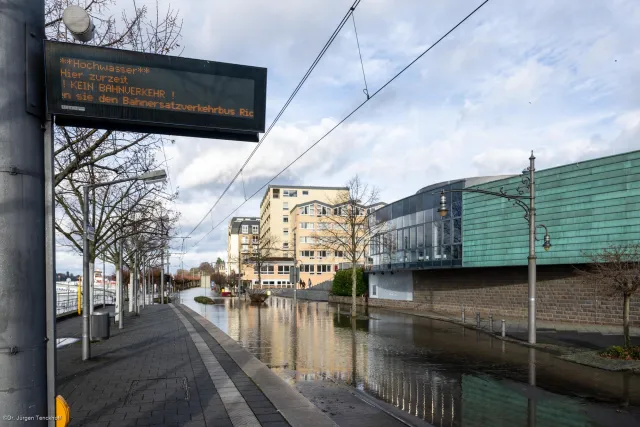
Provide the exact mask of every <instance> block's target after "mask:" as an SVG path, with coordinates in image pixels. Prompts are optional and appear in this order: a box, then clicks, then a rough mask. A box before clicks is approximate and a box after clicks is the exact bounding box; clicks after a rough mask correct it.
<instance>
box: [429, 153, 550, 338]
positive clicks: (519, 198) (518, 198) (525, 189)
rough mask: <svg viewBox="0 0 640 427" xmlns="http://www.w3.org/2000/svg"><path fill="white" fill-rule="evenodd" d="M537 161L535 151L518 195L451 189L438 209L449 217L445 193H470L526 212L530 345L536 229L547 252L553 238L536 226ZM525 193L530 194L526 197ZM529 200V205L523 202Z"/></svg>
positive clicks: (533, 330) (442, 196)
mask: <svg viewBox="0 0 640 427" xmlns="http://www.w3.org/2000/svg"><path fill="white" fill-rule="evenodd" d="M535 160H536V158H535V157H534V156H533V151H532V152H531V157H529V167H528V168H527V169H525V170H523V171H522V180H521V181H522V184H523V186H521V187H518V188H517V192H518V194H517V195H511V194H507V193H506V192H505V191H504V190H503V189H502V187H500V190H499V191H498V192H495V191H487V190H481V189H472V188H463V189H451V190H444V189H443V190H441V191H440V206H439V207H438V213H439V214H440V216H441V217H443V218H444V217H445V216H447V213H448V212H449V209H448V208H447V197H446V195H445V193H452V192H460V193H462V192H468V193H481V194H487V195H489V196H496V197H502V198H504V199H509V200H511V201H512V202H514V203H515V204H516V205H518V206H520V207H521V208H522V209H523V210H524V212H525V215H524V219H525V220H526V221H527V223H528V224H529V257H528V271H529V274H528V284H529V316H528V317H529V319H528V326H529V344H535V343H536V247H535V242H536V240H538V238H537V237H536V228H538V227H542V228H544V230H545V235H544V243H543V245H542V247H543V248H544V250H545V251H548V250H549V249H551V237H549V230H548V229H547V227H546V226H545V225H544V224H536V208H535V199H536V192H535V170H536V169H535ZM524 193H529V194H528V195H525V194H524ZM526 199H528V200H529V204H528V205H527V204H526V203H525V202H524V201H523V200H526Z"/></svg>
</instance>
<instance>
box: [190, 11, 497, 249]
mask: <svg viewBox="0 0 640 427" xmlns="http://www.w3.org/2000/svg"><path fill="white" fill-rule="evenodd" d="M487 3H489V0H484V1H483V2H482V3H480V5H479V6H478V7H476V8H475V9H474V10H473V11H471V12H470V13H469V14H468V15H466V16H465V17H464V18H463V19H462V20H460V21H459V22H458V23H457V24H456V25H455V26H453V27H452V28H451V29H450V30H449V31H447V32H446V33H445V34H444V35H443V36H442V37H440V38H439V39H438V40H436V41H435V42H434V43H433V44H431V45H430V46H429V47H428V48H427V49H426V50H424V51H423V52H422V53H421V54H420V55H418V56H417V57H416V58H415V59H414V60H413V61H411V62H410V63H409V64H407V65H406V66H405V67H404V68H402V69H401V70H400V71H399V72H398V73H396V74H395V75H394V76H393V77H391V78H390V79H389V80H387V82H386V83H385V84H384V85H382V86H381V87H380V88H379V89H378V90H376V91H375V92H374V93H373V94H372V95H371V96H370V97H368V98H367V99H366V100H364V101H363V102H362V103H361V104H359V105H358V106H357V107H356V108H355V109H353V110H352V111H351V112H350V113H349V114H347V115H346V116H345V117H344V118H343V119H342V120H340V121H339V122H338V123H337V124H336V125H335V126H333V127H332V128H331V129H329V131H327V132H326V133H325V134H324V135H322V137H320V139H318V140H317V141H316V142H314V143H313V144H311V145H310V146H309V147H308V148H307V149H306V150H305V151H303V152H302V153H301V154H300V155H299V156H298V157H296V158H295V159H294V160H293V161H291V162H290V163H289V164H288V165H287V166H285V167H284V168H283V169H282V170H281V171H280V172H278V173H277V174H276V175H275V176H274V177H273V178H271V179H270V180H269V181H267V182H266V183H265V184H264V185H263V186H262V187H260V188H259V189H258V190H257V191H256V192H255V193H253V194H252V195H251V196H249V198H248V199H246V200H245V201H244V202H242V203H241V204H240V205H239V206H238V207H236V208H235V209H234V210H233V211H232V212H231V213H230V214H229V215H227V216H226V217H225V218H224V219H223V220H222V221H220V222H219V223H218V224H216V226H215V227H213V228H212V229H211V230H209V231H208V232H207V233H206V234H204V235H203V236H202V238H200V240H198V241H197V242H196V244H195V245H193V247H192V249H193V248H195V247H197V246H198V245H199V244H200V242H202V240H204V239H205V238H206V237H207V236H208V235H209V234H211V233H212V232H213V231H214V230H216V229H217V228H218V227H220V225H222V224H223V223H224V222H226V221H227V219H229V217H231V216H232V215H233V214H235V213H236V212H237V211H238V209H240V208H241V207H242V206H244V205H245V204H246V203H247V202H248V201H249V200H251V199H252V198H254V197H255V196H256V195H257V194H258V193H260V192H261V191H262V190H263V189H264V188H265V187H267V186H268V185H269V184H271V183H272V182H273V181H274V180H275V179H276V178H278V177H279V176H280V175H282V174H283V173H284V172H285V171H286V170H287V169H289V168H290V167H291V166H293V165H294V164H295V163H296V162H297V161H298V160H300V159H301V158H302V157H303V156H304V155H306V154H307V153H308V152H309V151H311V149H313V148H314V147H315V146H316V145H318V144H319V143H320V142H321V141H323V140H324V139H325V138H326V137H327V136H329V135H331V133H332V132H333V131H334V130H336V129H337V128H338V127H339V126H340V125H342V124H343V123H344V122H346V121H347V120H348V119H349V118H350V117H351V116H353V115H354V114H355V113H356V112H357V111H358V110H360V109H361V108H362V107H363V106H364V105H365V104H367V103H368V102H369V101H370V100H371V99H373V98H374V97H375V96H376V95H377V94H379V93H380V92H382V91H383V90H384V89H385V88H386V87H387V86H389V85H390V84H391V83H392V82H393V81H394V80H396V79H397V78H398V77H400V76H401V75H402V74H403V73H404V72H405V71H407V70H408V69H409V68H410V67H411V66H412V65H413V64H415V63H416V62H417V61H418V60H420V58H422V57H423V56H424V55H426V54H427V53H428V52H429V51H430V50H431V49H433V48H434V47H436V46H437V45H438V44H439V43H440V42H441V41H442V40H444V39H445V38H446V37H447V36H448V35H449V34H451V33H452V32H454V31H455V30H456V29H457V28H458V27H459V26H460V25H462V24H463V23H465V22H466V21H467V20H468V19H469V18H471V17H472V16H473V15H474V14H475V13H476V12H478V11H479V10H480V9H481V8H482V7H483V6H484V5H486V4H487Z"/></svg>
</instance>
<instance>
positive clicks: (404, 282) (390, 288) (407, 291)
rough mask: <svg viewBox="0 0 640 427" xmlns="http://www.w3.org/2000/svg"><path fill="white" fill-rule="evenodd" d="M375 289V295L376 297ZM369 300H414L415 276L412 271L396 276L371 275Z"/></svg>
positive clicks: (402, 272) (396, 273)
mask: <svg viewBox="0 0 640 427" xmlns="http://www.w3.org/2000/svg"><path fill="white" fill-rule="evenodd" d="M374 287H375V294H376V295H374ZM369 298H370V299H374V298H381V299H390V300H397V301H412V300H413V275H412V272H411V271H399V272H395V273H394V274H390V273H389V272H387V273H385V274H379V273H378V274H375V275H374V274H370V275H369Z"/></svg>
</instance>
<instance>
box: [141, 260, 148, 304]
mask: <svg viewBox="0 0 640 427" xmlns="http://www.w3.org/2000/svg"><path fill="white" fill-rule="evenodd" d="M146 303H147V261H146V260H145V261H143V262H142V307H143V308H144V306H145V305H146Z"/></svg>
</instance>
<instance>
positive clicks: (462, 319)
mask: <svg viewBox="0 0 640 427" xmlns="http://www.w3.org/2000/svg"><path fill="white" fill-rule="evenodd" d="M462 324H463V325H464V306H463V307H462Z"/></svg>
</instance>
